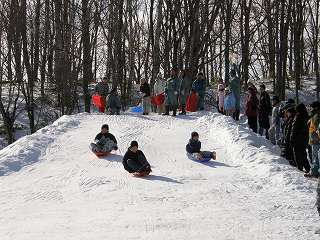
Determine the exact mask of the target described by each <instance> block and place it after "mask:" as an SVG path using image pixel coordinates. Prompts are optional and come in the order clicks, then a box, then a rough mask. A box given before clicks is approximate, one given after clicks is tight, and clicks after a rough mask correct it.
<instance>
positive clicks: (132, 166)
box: [127, 159, 142, 172]
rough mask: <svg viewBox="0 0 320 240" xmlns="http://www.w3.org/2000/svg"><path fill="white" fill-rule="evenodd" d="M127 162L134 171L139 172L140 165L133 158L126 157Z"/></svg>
mask: <svg viewBox="0 0 320 240" xmlns="http://www.w3.org/2000/svg"><path fill="white" fill-rule="evenodd" d="M127 164H128V166H129V168H131V169H132V170H133V171H134V172H139V171H140V170H141V168H142V165H141V164H140V163H138V162H136V161H134V160H131V159H128V161H127Z"/></svg>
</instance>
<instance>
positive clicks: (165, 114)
mask: <svg viewBox="0 0 320 240" xmlns="http://www.w3.org/2000/svg"><path fill="white" fill-rule="evenodd" d="M168 115H169V106H166V112H165V113H164V114H162V116H168Z"/></svg>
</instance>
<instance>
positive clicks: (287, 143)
mask: <svg viewBox="0 0 320 240" xmlns="http://www.w3.org/2000/svg"><path fill="white" fill-rule="evenodd" d="M293 121H294V118H293V117H291V118H289V119H287V120H286V122H285V124H284V133H283V141H284V142H283V145H284V156H285V157H286V158H287V159H288V160H293V146H292V142H291V133H292V125H293Z"/></svg>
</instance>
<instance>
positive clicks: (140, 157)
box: [122, 149, 150, 173]
mask: <svg viewBox="0 0 320 240" xmlns="http://www.w3.org/2000/svg"><path fill="white" fill-rule="evenodd" d="M129 159H130V160H133V161H135V162H136V163H138V164H139V165H141V166H142V168H149V169H150V164H149V163H148V161H147V159H146V156H145V155H144V153H143V152H142V151H140V150H138V151H137V152H136V153H134V152H132V151H131V150H130V149H128V151H127V152H126V154H125V155H124V157H123V160H122V164H123V167H124V169H125V170H127V171H128V172H129V173H133V172H134V170H133V169H131V168H130V167H129V166H128V160H129Z"/></svg>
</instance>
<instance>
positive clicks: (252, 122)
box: [248, 117, 258, 133]
mask: <svg viewBox="0 0 320 240" xmlns="http://www.w3.org/2000/svg"><path fill="white" fill-rule="evenodd" d="M248 125H249V128H251V129H252V131H253V132H255V133H257V131H258V118H257V117H248Z"/></svg>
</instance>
